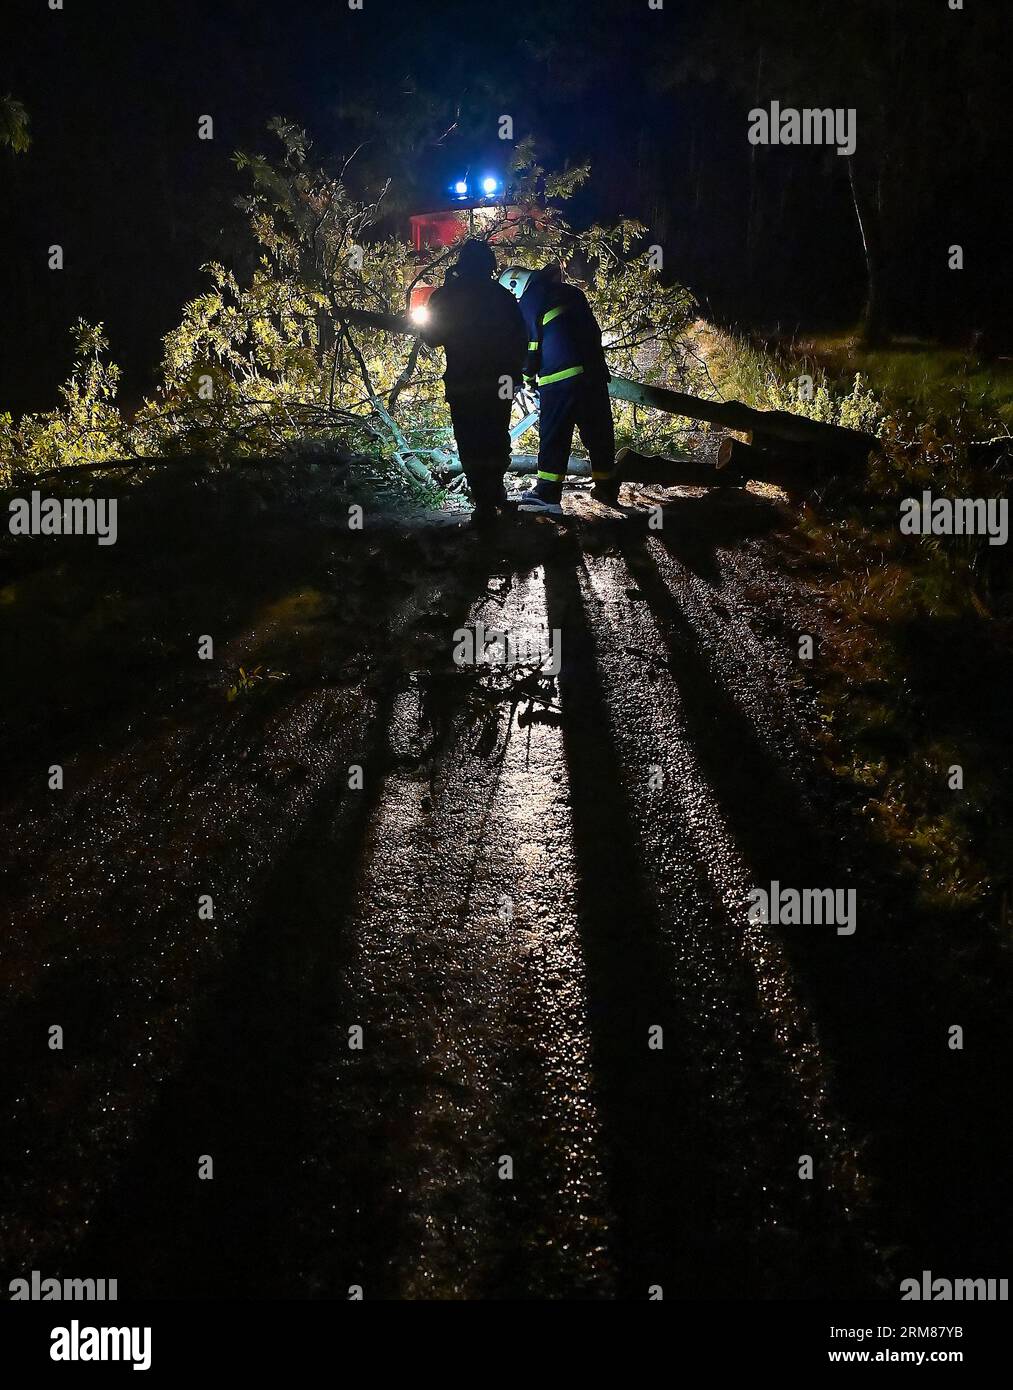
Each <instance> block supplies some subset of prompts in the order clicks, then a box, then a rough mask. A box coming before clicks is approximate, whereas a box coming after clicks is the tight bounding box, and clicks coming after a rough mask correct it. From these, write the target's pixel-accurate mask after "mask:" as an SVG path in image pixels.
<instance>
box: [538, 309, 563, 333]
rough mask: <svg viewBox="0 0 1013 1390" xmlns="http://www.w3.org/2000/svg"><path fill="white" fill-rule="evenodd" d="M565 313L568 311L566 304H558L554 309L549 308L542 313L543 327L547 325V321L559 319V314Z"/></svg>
mask: <svg viewBox="0 0 1013 1390" xmlns="http://www.w3.org/2000/svg"><path fill="white" fill-rule="evenodd" d="M565 313H566V305H565V304H557V305H556V307H555V308H554V309H549V310H547V311H546V312H545V313H544V314H543V315H542V327H543V328H544V327H545V325H546V324H547V323H551V322H552V320H553V319H558V318H559V316H560V314H565Z"/></svg>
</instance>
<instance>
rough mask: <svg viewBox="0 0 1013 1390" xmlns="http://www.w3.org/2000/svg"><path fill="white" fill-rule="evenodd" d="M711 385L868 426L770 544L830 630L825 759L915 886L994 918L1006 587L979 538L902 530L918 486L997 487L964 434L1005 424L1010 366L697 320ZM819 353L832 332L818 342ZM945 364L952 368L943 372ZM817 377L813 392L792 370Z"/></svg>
mask: <svg viewBox="0 0 1013 1390" xmlns="http://www.w3.org/2000/svg"><path fill="white" fill-rule="evenodd" d="M705 332H706V337H705V340H704V344H705V345H704V350H705V352H706V355H707V360H708V363H709V367H710V371H711V375H712V377H713V379H714V381H715V384H716V385H717V387H718V389H719V390H720V392H721V394H722V395H724V396H728V397H732V396H734V397H737V398H738V399H741V400H743V401H745V402H746V403H747V404H749V405H753V406H756V407H758V408H761V409H789V410H795V411H801V413H805V414H809V415H812V416H813V418H818V419H824V420H829V421H832V422H833V423H838V424H847V425H852V426H853V427H857V428H861V429H865V430H867V431H869V432H870V433H873V434H875V435H876V436H877V437H878V438H879V441H880V449H881V452H880V453H879V455H878V456H874V458H873V460H872V461H871V463H870V466H869V470H868V472H867V474H866V475H865V476H864V477H863V478H847V477H843V476H829V477H821V478H820V479H819V480H818V481H817V482H816V483H815V485H814V488H813V490H812V492H811V494H810V495H809V496H808V497H807V498H806V500H805V501H804V502H803V503H802V504H801V506H800V513H799V517H798V524H797V526H796V527H795V528H794V529H793V530H792V531H791V532H789V533H787V534H785V535H784V536H783V537H782V538H781V540H780V542H779V544H780V545H781V547H782V553H783V558H784V560H785V562H786V563H787V564H788V565H789V566H790V568H791V569H792V570H793V571H794V572H795V574H796V575H797V577H798V578H799V579H801V580H802V581H803V582H805V583H807V584H809V585H811V586H812V587H813V588H814V589H815V590H816V592H817V593H818V596H819V599H820V603H821V607H822V609H823V611H824V613H825V616H826V620H827V621H826V629H825V632H824V634H823V635H822V638H821V645H820V649H819V651H818V654H817V659H816V661H815V662H814V665H813V682H814V686H815V691H816V695H817V698H818V700H819V702H820V705H821V707H822V713H823V727H824V729H825V736H824V750H823V751H824V756H825V758H826V762H827V765H828V766H829V767H830V768H831V769H832V771H833V773H834V774H835V776H836V777H837V778H838V779H839V781H840V784H841V785H842V786H843V787H844V788H845V789H846V791H847V792H848V794H849V798H850V799H851V800H852V801H853V803H854V804H855V806H856V808H857V810H858V811H859V813H860V814H862V815H864V816H865V817H867V818H868V819H869V820H870V822H871V824H872V826H873V829H874V832H875V834H876V835H877V837H878V838H879V839H880V840H881V841H882V842H884V843H885V844H886V845H888V846H889V847H890V850H891V853H892V856H893V858H894V861H895V862H896V863H897V864H898V866H899V868H900V869H901V871H902V872H903V873H904V874H905V875H907V876H909V877H910V878H911V879H912V880H913V881H914V883H915V884H916V885H917V894H916V896H917V901H918V903H919V904H920V905H921V906H922V907H924V908H926V909H932V910H937V911H939V910H941V911H943V912H945V913H949V914H953V916H954V918H956V919H959V921H960V922H961V923H962V924H965V925H969V924H970V923H971V922H977V923H981V922H982V921H984V922H985V923H987V924H991V925H992V926H993V927H998V926H999V924H1000V922H1002V923H1003V927H1004V935H1005V926H1006V920H1005V919H1006V917H1007V915H1008V905H1009V901H1010V865H1009V845H1010V843H1011V838H1013V837H1011V831H1013V791H1011V772H1013V767H1011V758H1010V747H1011V743H1010V735H1009V721H1010V714H1009V692H1010V689H1011V681H1013V588H1011V584H1010V573H1009V569H1010V567H1009V563H1008V557H1007V553H1006V547H1005V546H990V545H989V544H988V539H987V537H977V536H975V537H967V536H952V537H944V536H938V537H928V536H904V535H902V534H901V532H900V529H899V524H898V523H899V504H900V502H901V500H902V499H903V498H905V497H911V496H914V497H918V496H920V494H921V492H922V491H923V490H925V489H928V490H930V491H932V493H933V494H934V495H940V494H941V495H945V496H951V497H958V496H959V497H996V496H1005V495H1006V494H1007V491H1008V486H1009V465H1008V461H1003V460H1000V461H999V462H993V463H991V464H982V463H976V462H972V461H971V459H970V458H969V455H968V450H967V448H966V444H967V442H968V441H969V440H970V439H976V438H981V437H983V436H997V435H1000V434H1005V433H1006V426H1007V424H1008V423H1009V422H1010V420H1013V411H1011V407H1013V372H1010V373H1006V372H1004V371H1003V370H1000V371H998V372H996V374H995V375H994V377H992V376H987V375H986V374H985V368H984V367H974V366H973V364H972V362H971V359H970V358H968V357H967V356H966V355H961V354H953V353H946V352H942V351H940V350H931V351H928V352H927V353H926V354H925V355H924V359H921V358H920V357H919V354H918V352H917V351H916V350H915V349H914V348H913V347H911V348H902V349H899V350H898V351H896V352H883V353H865V354H863V353H861V352H860V351H858V350H855V351H854V352H851V351H850V350H848V351H846V350H845V345H844V344H843V343H842V344H839V352H838V355H837V356H836V357H835V356H834V355H833V354H831V353H829V352H827V351H825V350H824V351H821V352H820V353H819V354H817V353H816V352H815V350H814V347H815V345H809V350H808V351H803V352H801V353H800V354H799V355H797V356H796V355H794V353H793V352H792V351H790V350H788V349H787V348H785V347H783V346H777V345H775V346H772V347H769V348H768V347H765V346H764V345H763V344H760V343H757V342H755V341H747V340H746V339H743V338H738V337H735V336H733V335H731V334H728V333H724V332H721V331H718V330H714V329H710V328H708V329H706V330H705ZM824 349H826V344H825V343H824ZM950 366H953V367H954V373H955V374H954V375H953V376H952V377H949V376H947V371H948V369H949V367H950ZM805 375H808V376H811V377H812V396H811V399H809V400H805V401H799V399H798V393H797V382H798V380H799V378H800V377H803V376H805Z"/></svg>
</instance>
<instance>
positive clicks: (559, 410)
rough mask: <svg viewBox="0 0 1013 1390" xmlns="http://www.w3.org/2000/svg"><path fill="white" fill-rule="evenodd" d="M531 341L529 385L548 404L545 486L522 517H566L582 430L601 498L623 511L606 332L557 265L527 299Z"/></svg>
mask: <svg viewBox="0 0 1013 1390" xmlns="http://www.w3.org/2000/svg"><path fill="white" fill-rule="evenodd" d="M520 306H521V313H522V314H523V316H524V323H525V326H526V328H527V333H528V353H527V358H526V361H525V364H524V379H525V382H526V383H527V384H528V385H529V386H537V388H538V394H539V401H540V418H539V425H538V428H539V438H540V441H541V442H540V445H539V449H538V480H537V482H536V483H535V486H534V487H533V488H532V489H531V491H530V492H526V493H524V495H523V496H522V497H521V500H520V503H519V505H518V511H524V512H548V513H550V514H553V515H557V516H558V515H559V514H560V513H561V512H562V510H563V509H562V507H561V505H560V499H561V497H562V492H563V478H564V477H565V475H566V468H567V464H568V463H569V460H570V449H571V447H572V445H573V430H574V426H576V428H577V429H578V430H579V431H580V437H581V439H582V441H583V443H584V448H585V449H586V450H587V452H588V456H589V458H590V461H591V477H592V478H593V479H594V496H595V497H596V498H597V500H598V501H599V502H604V503H606V504H607V505H608V506H613V507H614V506H615V505H616V501H617V499H618V497H619V481H618V477H617V473H616V463H615V449H616V440H615V428H614V426H613V423H612V406H611V402H610V401H609V394H608V384H609V381H610V379H611V378H610V376H609V370H608V366H607V365H606V362H605V353H604V352H603V350H602V344H601V328H600V327H599V326H598V321H597V319H596V318H595V316H594V314H593V313H592V311H591V306H590V304H589V303H588V302H587V299H586V297H585V295H584V294H583V292H582V291H581V290H579V289H578V288H577V287H576V285H571V284H568V283H567V282H566V281H565V280H564V279H563V278H562V273H561V271H560V267H559V266H558V265H556V264H551V265H549V266H546V267H545V269H544V270H540V271H536V272H535V274H534V275H532V276H531V277H530V279H529V280H528V282H527V285H526V287H525V288H524V292H523V294H522V295H521V298H520Z"/></svg>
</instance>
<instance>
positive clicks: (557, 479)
mask: <svg viewBox="0 0 1013 1390" xmlns="http://www.w3.org/2000/svg"><path fill="white" fill-rule="evenodd" d="M535 477H536V478H541V480H542V482H543V483H561V482H562V481H563V475H562V473H543V472H542V470H541V469H540V468H539V470H538V472H537V473H536V474H535Z"/></svg>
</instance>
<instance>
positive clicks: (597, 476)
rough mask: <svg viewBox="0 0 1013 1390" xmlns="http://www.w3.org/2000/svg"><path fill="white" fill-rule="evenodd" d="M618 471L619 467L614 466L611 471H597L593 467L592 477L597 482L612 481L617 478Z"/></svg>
mask: <svg viewBox="0 0 1013 1390" xmlns="http://www.w3.org/2000/svg"><path fill="white" fill-rule="evenodd" d="M617 472H618V469H615V468H613V469H612V472H611V473H596V472H595V471H594V469H593V468H592V470H591V479H592V481H593V482H596V483H608V482H611V481H612V479H613V478H615V476H616V474H617Z"/></svg>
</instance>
